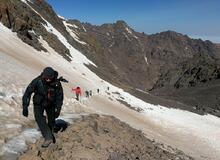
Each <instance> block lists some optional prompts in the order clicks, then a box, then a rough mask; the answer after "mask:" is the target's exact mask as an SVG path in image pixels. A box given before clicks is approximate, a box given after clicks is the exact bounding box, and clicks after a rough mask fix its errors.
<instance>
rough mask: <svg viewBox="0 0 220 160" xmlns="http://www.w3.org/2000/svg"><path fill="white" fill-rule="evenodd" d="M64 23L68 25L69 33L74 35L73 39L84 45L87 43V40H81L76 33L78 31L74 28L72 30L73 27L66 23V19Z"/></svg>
mask: <svg viewBox="0 0 220 160" xmlns="http://www.w3.org/2000/svg"><path fill="white" fill-rule="evenodd" d="M63 24H64V26H65V27H66V30H67V31H68V32H69V34H70V35H71V36H72V37H73V39H74V40H75V41H77V42H78V43H81V44H83V45H86V43H85V42H83V41H80V40H79V37H78V36H77V35H76V33H75V32H74V31H73V30H71V29H70V28H69V24H68V23H66V21H63Z"/></svg>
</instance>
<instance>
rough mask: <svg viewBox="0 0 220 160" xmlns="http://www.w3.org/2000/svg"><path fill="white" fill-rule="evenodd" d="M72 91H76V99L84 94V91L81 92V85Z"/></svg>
mask: <svg viewBox="0 0 220 160" xmlns="http://www.w3.org/2000/svg"><path fill="white" fill-rule="evenodd" d="M72 92H75V93H76V100H77V101H78V100H79V95H80V96H82V92H81V89H80V87H76V88H72Z"/></svg>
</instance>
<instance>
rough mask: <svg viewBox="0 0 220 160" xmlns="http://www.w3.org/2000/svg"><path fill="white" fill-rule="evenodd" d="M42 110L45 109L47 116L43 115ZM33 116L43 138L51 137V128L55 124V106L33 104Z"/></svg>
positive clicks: (49, 138) (48, 138)
mask: <svg viewBox="0 0 220 160" xmlns="http://www.w3.org/2000/svg"><path fill="white" fill-rule="evenodd" d="M44 111H46V115H47V117H46V116H44ZM34 117H35V121H36V122H37V125H38V127H39V129H40V131H41V134H42V136H43V137H44V138H45V140H51V139H53V129H54V125H55V107H54V106H43V105H34Z"/></svg>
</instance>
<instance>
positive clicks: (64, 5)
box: [47, 0, 220, 43]
mask: <svg viewBox="0 0 220 160" xmlns="http://www.w3.org/2000/svg"><path fill="white" fill-rule="evenodd" d="M47 2H48V3H49V4H50V5H51V6H52V7H53V9H54V10H55V11H56V13H57V14H58V15H61V16H63V17H65V18H67V19H78V20H79V21H81V22H89V23H91V24H94V25H101V24H104V23H114V22H116V21H117V20H124V21H125V22H126V23H127V24H128V25H129V26H130V27H132V28H133V29H134V30H135V31H138V32H145V33H146V34H152V33H158V32H162V31H167V30H173V31H176V32H179V33H182V34H187V35H189V36H191V37H195V38H201V39H204V40H206V39H208V40H211V41H213V42H218V43H220V0H47Z"/></svg>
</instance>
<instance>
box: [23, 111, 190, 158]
mask: <svg viewBox="0 0 220 160" xmlns="http://www.w3.org/2000/svg"><path fill="white" fill-rule="evenodd" d="M56 137H57V142H56V144H52V145H51V146H49V148H47V149H43V148H41V147H40V145H41V142H37V143H36V144H33V145H31V146H30V147H29V150H28V151H27V152H26V153H24V154H23V155H22V156H21V157H20V158H19V160H29V159H32V160H44V159H47V160H50V159H51V160H72V159H75V160H82V159H84V160H89V159H94V160H95V159H96V160H98V159H100V160H102V159H108V160H125V159H132V160H134V159H136V160H138V159H139V160H141V159H142V160H144V159H145V160H155V159H158V160H159V159H163V160H168V159H179V160H191V159H192V158H191V157H188V156H187V155H185V154H184V153H183V152H181V151H179V150H176V149H173V148H171V147H165V146H164V145H162V144H158V143H155V142H154V141H152V140H149V139H147V138H146V137H145V136H144V135H143V133H141V131H138V130H135V129H133V128H131V127H130V126H129V125H127V124H125V123H123V122H121V121H119V120H118V119H116V118H114V117H111V116H99V115H89V116H83V117H81V118H80V119H77V120H75V122H74V125H71V126H70V127H68V128H67V130H66V131H65V132H62V133H59V134H58V135H56Z"/></svg>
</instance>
